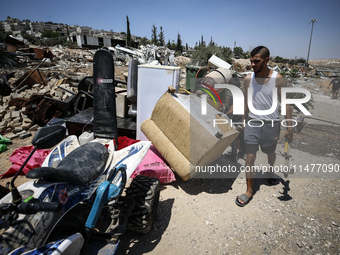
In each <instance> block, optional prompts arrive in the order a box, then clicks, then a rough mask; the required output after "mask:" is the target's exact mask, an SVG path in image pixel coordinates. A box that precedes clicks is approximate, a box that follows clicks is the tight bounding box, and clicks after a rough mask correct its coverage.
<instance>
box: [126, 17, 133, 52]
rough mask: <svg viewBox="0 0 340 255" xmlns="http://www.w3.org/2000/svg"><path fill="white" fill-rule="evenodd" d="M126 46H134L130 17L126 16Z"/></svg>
mask: <svg viewBox="0 0 340 255" xmlns="http://www.w3.org/2000/svg"><path fill="white" fill-rule="evenodd" d="M126 45H127V46H129V47H132V46H133V43H132V41H131V33H130V22H129V17H128V16H127V15H126Z"/></svg>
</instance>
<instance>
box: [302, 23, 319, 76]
mask: <svg viewBox="0 0 340 255" xmlns="http://www.w3.org/2000/svg"><path fill="white" fill-rule="evenodd" d="M311 22H312V31H311V33H310V40H309V48H308V54H307V62H306V70H305V75H306V76H307V68H308V59H309V51H310V45H311V43H312V35H313V27H314V22H318V20H317V19H312V20H310V21H309V23H311Z"/></svg>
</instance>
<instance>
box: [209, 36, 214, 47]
mask: <svg viewBox="0 0 340 255" xmlns="http://www.w3.org/2000/svg"><path fill="white" fill-rule="evenodd" d="M209 46H215V42H214V41H213V39H212V37H211V39H210V42H209Z"/></svg>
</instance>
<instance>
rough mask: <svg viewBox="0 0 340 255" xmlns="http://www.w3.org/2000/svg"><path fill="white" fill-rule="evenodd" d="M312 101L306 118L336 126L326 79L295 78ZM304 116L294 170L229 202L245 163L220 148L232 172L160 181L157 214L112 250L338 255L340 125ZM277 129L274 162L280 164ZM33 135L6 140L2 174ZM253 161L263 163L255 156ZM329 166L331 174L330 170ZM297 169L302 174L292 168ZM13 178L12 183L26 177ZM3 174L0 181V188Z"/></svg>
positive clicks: (241, 185) (337, 103)
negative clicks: (244, 200)
mask: <svg viewBox="0 0 340 255" xmlns="http://www.w3.org/2000/svg"><path fill="white" fill-rule="evenodd" d="M298 82H299V84H300V85H299V86H301V87H305V88H308V89H310V91H311V93H312V95H313V98H314V101H315V103H314V110H311V112H312V116H313V117H315V118H317V119H321V120H327V121H330V122H335V123H340V118H339V117H340V114H339V108H340V100H339V99H337V100H331V99H330V89H327V86H328V84H329V82H330V79H329V78H320V79H308V80H304V79H302V78H301V79H300V80H299V81H298ZM321 120H314V119H308V118H306V119H305V125H304V127H303V129H302V131H301V132H300V133H298V134H294V140H293V143H292V144H291V155H292V160H291V163H292V164H293V165H295V167H296V169H297V170H298V172H297V173H295V174H293V175H289V177H288V179H286V178H284V176H283V174H282V173H276V174H277V178H279V180H280V183H279V184H277V185H274V186H270V185H269V184H268V182H267V180H266V179H264V175H263V174H262V173H263V172H264V170H263V169H262V171H261V172H259V173H257V174H256V177H257V178H255V181H254V196H253V199H252V200H251V201H250V202H249V204H248V205H246V206H245V207H243V208H241V207H238V206H237V205H236V204H235V199H236V197H237V196H238V195H240V194H242V193H244V192H245V189H246V182H245V174H244V173H242V172H240V171H239V169H240V166H241V165H244V160H243V159H239V160H238V162H237V163H233V162H231V161H230V158H229V156H228V154H227V153H225V154H224V155H222V156H221V157H220V158H219V159H218V160H217V162H218V163H219V164H223V165H235V166H236V167H237V169H238V171H237V172H235V173H230V174H227V175H222V176H218V175H211V176H208V177H209V178H193V179H191V180H189V181H186V182H185V181H183V180H182V179H181V178H180V177H178V176H176V178H177V180H176V181H175V182H173V183H171V184H167V185H162V188H161V197H160V202H159V206H158V212H157V218H156V221H155V223H154V226H153V228H152V230H151V231H150V232H149V233H148V234H144V235H142V234H135V233H130V232H129V233H127V234H126V235H124V236H123V237H122V238H121V244H120V246H119V248H118V251H117V253H118V254H132V255H134V254H188V255H189V254H195V255H196V254H339V250H340V178H339V177H340V172H339V171H338V172H336V169H338V170H339V166H340V151H339V150H340V139H339V138H340V125H334V124H331V123H328V122H327V123H326V122H322V121H321ZM282 134H283V131H282V132H281V138H280V142H279V144H278V146H277V150H276V154H277V161H276V165H284V159H283V157H282V156H280V152H283V151H284V139H282ZM31 139H32V137H30V138H26V139H24V140H19V139H16V140H13V144H11V145H8V150H7V151H5V152H2V153H1V154H0V163H1V173H4V172H5V171H6V170H7V169H8V168H9V167H10V166H11V163H10V162H9V156H10V155H11V153H12V152H13V151H14V150H15V149H16V148H18V147H21V146H26V145H29V144H30V141H31ZM256 164H257V165H260V164H261V165H264V164H266V156H265V154H263V153H262V152H260V153H258V156H257V159H256ZM318 164H320V166H322V167H325V170H326V171H324V172H322V171H321V172H320V173H316V170H315V172H311V171H309V172H306V170H305V169H306V167H308V168H309V169H311V168H312V167H313V165H314V166H317V165H318ZM331 167H332V169H333V170H332V172H331V170H330V168H331ZM300 170H301V172H299V171H300ZM26 180H27V179H26V178H25V177H20V178H18V180H17V181H16V184H18V185H19V184H20V183H22V182H25V181H26ZM8 181H10V178H8V179H3V180H0V184H1V185H3V186H4V185H5V184H6V182H8Z"/></svg>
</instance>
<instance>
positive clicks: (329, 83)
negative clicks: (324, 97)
mask: <svg viewBox="0 0 340 255" xmlns="http://www.w3.org/2000/svg"><path fill="white" fill-rule="evenodd" d="M333 81H334V79H333V80H331V82H330V83H329V85H328V87H327V88H328V89H329V87H330V86H331V85H332V84H333Z"/></svg>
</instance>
